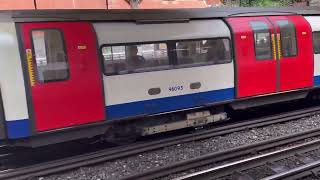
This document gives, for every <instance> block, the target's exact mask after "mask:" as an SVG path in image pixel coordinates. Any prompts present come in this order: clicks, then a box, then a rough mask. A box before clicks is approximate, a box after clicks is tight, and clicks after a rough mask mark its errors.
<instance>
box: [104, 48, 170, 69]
mask: <svg viewBox="0 0 320 180" xmlns="http://www.w3.org/2000/svg"><path fill="white" fill-rule="evenodd" d="M102 54H103V56H104V59H105V61H104V71H105V74H107V75H114V74H127V73H134V72H144V71H153V70H160V69H166V68H169V58H168V50H167V44H166V43H158V44H139V45H125V46H105V47H103V48H102Z"/></svg>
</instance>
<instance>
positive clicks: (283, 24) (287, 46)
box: [277, 20, 297, 57]
mask: <svg viewBox="0 0 320 180" xmlns="http://www.w3.org/2000/svg"><path fill="white" fill-rule="evenodd" d="M277 23H278V25H279V27H280V36H281V55H282V56H283V57H292V56H296V55H297V40H296V30H295V27H294V25H293V24H292V23H291V22H290V21H288V20H278V21H277Z"/></svg>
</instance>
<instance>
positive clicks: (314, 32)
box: [312, 31, 320, 54]
mask: <svg viewBox="0 0 320 180" xmlns="http://www.w3.org/2000/svg"><path fill="white" fill-rule="evenodd" d="M316 33H319V35H320V31H313V32H312V49H313V54H320V48H319V52H317V53H316V51H315V49H314V46H313V40H314V38H313V35H314V34H316ZM319 45H320V44H319Z"/></svg>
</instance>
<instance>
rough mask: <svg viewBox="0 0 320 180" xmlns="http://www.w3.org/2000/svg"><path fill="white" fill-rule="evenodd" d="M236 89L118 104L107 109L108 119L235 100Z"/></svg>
mask: <svg viewBox="0 0 320 180" xmlns="http://www.w3.org/2000/svg"><path fill="white" fill-rule="evenodd" d="M234 95H235V92H234V88H229V89H221V90H215V91H208V92H201V93H195V94H187V95H181V96H174V97H165V98H159V99H152V100H146V101H138V102H132V103H125V104H117V105H111V106H107V107H106V114H107V119H109V120H110V119H111V120H113V119H121V118H126V117H133V116H139V115H144V114H156V113H162V112H166V111H174V110H179V109H186V108H192V107H196V106H201V105H205V104H209V103H215V102H221V101H226V100H232V99H234Z"/></svg>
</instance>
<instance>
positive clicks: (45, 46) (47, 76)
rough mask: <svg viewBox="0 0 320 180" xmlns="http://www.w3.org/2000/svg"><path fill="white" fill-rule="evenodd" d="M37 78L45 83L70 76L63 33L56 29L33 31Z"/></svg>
mask: <svg viewBox="0 0 320 180" xmlns="http://www.w3.org/2000/svg"><path fill="white" fill-rule="evenodd" d="M32 40H33V47H34V53H35V59H36V67H37V68H36V71H37V79H38V81H39V82H42V83H45V82H50V81H59V80H65V79H68V77H69V65H68V61H67V55H66V52H65V48H64V43H63V35H62V33H61V32H60V31H58V30H55V29H48V30H34V31H32Z"/></svg>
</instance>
